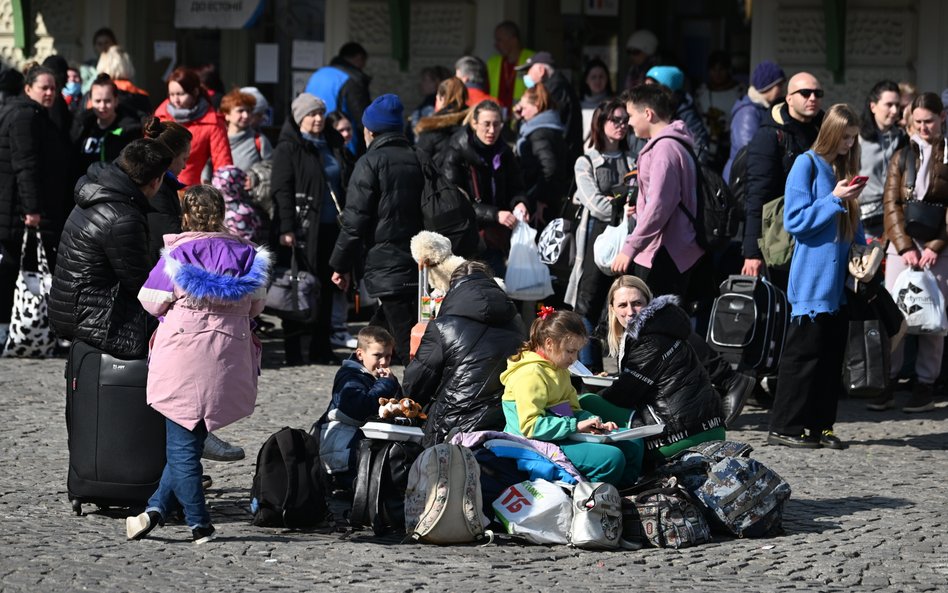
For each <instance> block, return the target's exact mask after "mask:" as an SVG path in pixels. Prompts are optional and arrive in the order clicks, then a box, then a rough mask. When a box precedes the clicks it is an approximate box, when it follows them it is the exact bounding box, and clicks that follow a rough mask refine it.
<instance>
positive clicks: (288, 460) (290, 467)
mask: <svg viewBox="0 0 948 593" xmlns="http://www.w3.org/2000/svg"><path fill="white" fill-rule="evenodd" d="M276 442H277V446H278V447H279V448H280V457H282V458H283V464H284V467H285V468H286V495H285V496H284V498H283V503H282V504H281V505H280V514H281V516H282V518H283V525H284V526H285V527H291V525H290V524H288V522H287V514H288V513H292V512H293V510H294V509H295V506H296V505H294V504H292V501H295V500H298V499H299V498H301V497H302V498H303V499H304V500H308V499H309V497H310V492H309V486H310V485H309V482H308V481H307V480H304V479H303V478H304V476H301V475H300V472H299V468H298V467H297V464H298V462H299V458H300V455H303V456H305V447H304V446H303V443H302V442H301V437H300V436H299V435H298V434H297V433H296V431H295V430H293V429H290V428H284V429H283V430H281V431H280V432H278V433H277V434H276ZM290 523H292V521H290Z"/></svg>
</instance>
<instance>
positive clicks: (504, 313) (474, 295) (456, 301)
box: [438, 273, 518, 327]
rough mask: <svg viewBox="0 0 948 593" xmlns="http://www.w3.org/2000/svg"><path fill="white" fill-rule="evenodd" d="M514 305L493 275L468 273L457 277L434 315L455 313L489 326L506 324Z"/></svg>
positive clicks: (515, 313) (514, 307)
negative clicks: (457, 279) (491, 276)
mask: <svg viewBox="0 0 948 593" xmlns="http://www.w3.org/2000/svg"><path fill="white" fill-rule="evenodd" d="M517 314H518V313H517V307H516V306H515V305H514V303H513V301H511V300H510V299H509V298H508V297H507V294H506V293H505V292H504V291H503V289H501V288H500V286H498V285H497V283H496V282H495V281H494V279H493V278H488V277H487V276H485V275H483V274H479V273H478V274H471V275H469V276H467V277H465V278H462V279H461V280H459V281H457V282H456V283H455V284H454V286H452V287H451V290H449V291H448V294H447V295H446V296H445V297H444V300H443V301H442V302H441V308H440V309H439V311H438V316H439V317H441V316H443V315H457V316H458V317H466V318H467V319H473V320H474V321H478V322H480V323H483V324H485V325H489V326H493V327H509V326H510V324H511V323H513V322H514V320H515V319H516V317H517Z"/></svg>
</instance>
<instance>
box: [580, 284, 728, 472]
mask: <svg viewBox="0 0 948 593" xmlns="http://www.w3.org/2000/svg"><path fill="white" fill-rule="evenodd" d="M607 302H608V303H609V348H610V351H611V352H612V354H613V355H615V356H617V358H618V361H619V378H618V380H616V381H615V382H614V383H613V384H612V386H610V387H607V388H606V389H604V390H603V391H602V392H601V393H600V394H599V395H601V396H602V397H603V399H605V400H606V401H607V402H609V403H611V404H614V405H616V406H619V407H621V408H625V409H629V410H634V412H633V421H632V424H631V427H632V428H634V427H635V426H636V425H641V424H658V423H661V424H664V425H665V432H664V433H662V434H660V435H656V436H653V437H648V438H647V439H646V440H645V449H646V453H645V458H646V460H647V461H649V460H650V461H651V462H652V463H654V464H660V463H662V462H663V461H664V460H665V459H668V458H669V457H671V456H673V455H675V454H676V453H678V452H679V451H681V450H683V449H686V448H688V447H692V446H694V445H697V444H699V443H703V442H706V441H715V440H724V438H725V429H724V413H723V410H722V405H721V398H720V397H719V396H718V394H717V393H716V392H715V390H714V386H713V385H712V383H711V378H710V377H709V376H708V371H707V370H706V369H705V367H704V365H703V364H702V362H701V360H700V358H699V356H698V354H697V353H696V352H695V349H694V348H693V347H692V345H691V342H692V340H691V335H692V333H693V332H692V329H691V321H690V319H689V317H688V314H687V313H686V312H685V311H684V309H682V308H681V306H680V301H679V299H678V297H677V296H674V295H662V296H657V297H655V298H654V299H653V298H652V292H651V290H650V289H649V287H648V285H646V284H645V282H644V281H642V279H641V278H638V277H637V276H628V275H626V276H620V277H619V278H617V279H616V281H615V282H613V284H612V287H611V288H610V289H609V297H608V300H607ZM745 399H746V396H745ZM590 411H592V412H594V413H598V414H600V415H601V416H603V417H607V416H609V417H611V416H615V413H614V412H607V411H605V410H590Z"/></svg>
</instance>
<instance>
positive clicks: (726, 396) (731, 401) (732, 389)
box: [721, 371, 757, 428]
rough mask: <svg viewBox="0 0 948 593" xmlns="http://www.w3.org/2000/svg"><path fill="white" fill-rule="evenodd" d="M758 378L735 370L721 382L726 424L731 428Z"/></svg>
mask: <svg viewBox="0 0 948 593" xmlns="http://www.w3.org/2000/svg"><path fill="white" fill-rule="evenodd" d="M756 384H757V379H756V378H755V377H753V376H751V375H747V374H744V373H740V372H737V371H734V372H732V373H731V375H730V376H729V377H727V378H726V379H725V380H724V381H723V383H722V384H721V392H722V396H721V405H722V407H723V408H724V426H725V427H727V428H731V426H732V425H733V424H734V421H735V420H737V417H738V416H740V415H741V411H742V410H743V409H744V404H746V403H747V398H749V397H750V394H751V393H753V392H754V386H755V385H756Z"/></svg>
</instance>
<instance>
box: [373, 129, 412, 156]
mask: <svg viewBox="0 0 948 593" xmlns="http://www.w3.org/2000/svg"><path fill="white" fill-rule="evenodd" d="M389 145H391V146H402V147H404V148H410V147H411V145H410V144H409V143H408V138H406V137H405V134H403V133H401V132H385V133H384V134H379V135H378V136H376V137H375V138H374V139H373V140H372V144H370V145H369V147H368V148H367V149H366V152H369V151H372V150H379V149H380V148H385V147H386V146H389Z"/></svg>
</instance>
